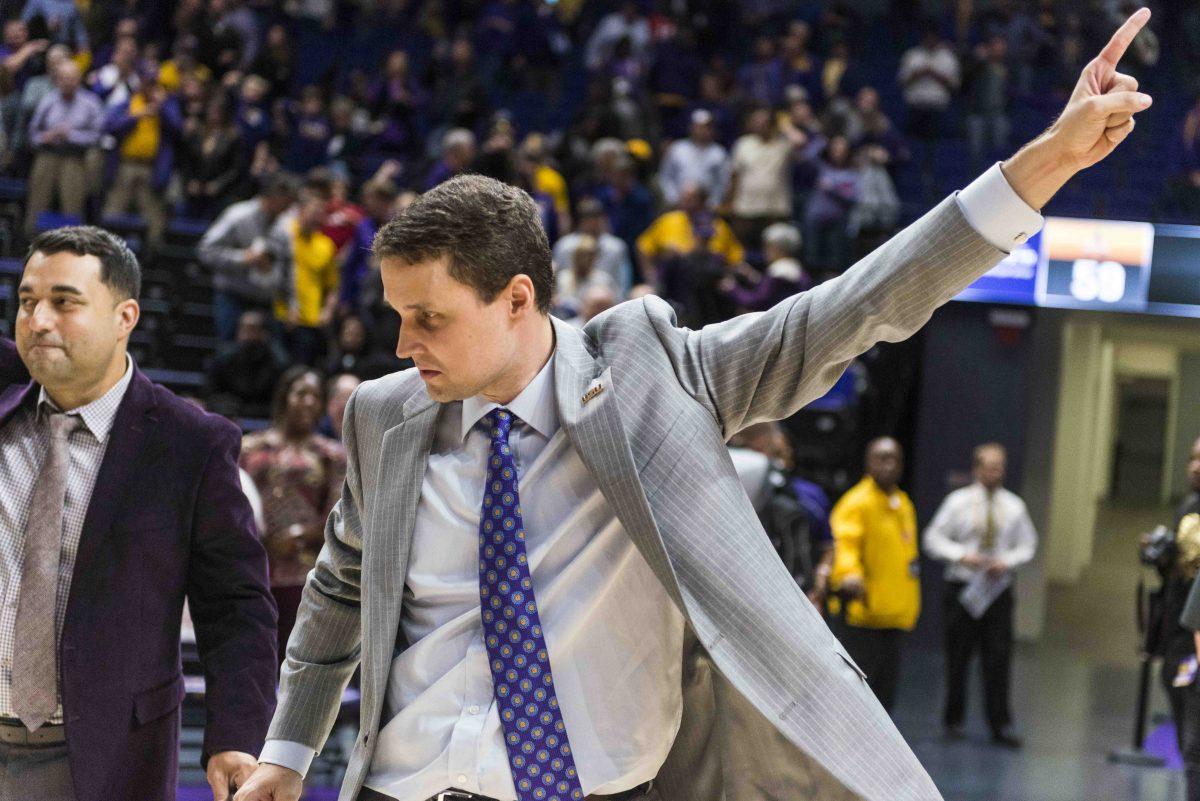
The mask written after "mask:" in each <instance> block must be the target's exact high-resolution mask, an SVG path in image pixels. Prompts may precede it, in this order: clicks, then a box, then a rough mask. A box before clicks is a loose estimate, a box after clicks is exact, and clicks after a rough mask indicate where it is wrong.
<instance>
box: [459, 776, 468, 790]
mask: <svg viewBox="0 0 1200 801" xmlns="http://www.w3.org/2000/svg"><path fill="white" fill-rule="evenodd" d="M458 784H459V789H460V790H461V789H464V788H465V787H466V784H467V774H465V773H460V774H458Z"/></svg>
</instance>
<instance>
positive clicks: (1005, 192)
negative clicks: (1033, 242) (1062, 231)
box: [958, 162, 1044, 253]
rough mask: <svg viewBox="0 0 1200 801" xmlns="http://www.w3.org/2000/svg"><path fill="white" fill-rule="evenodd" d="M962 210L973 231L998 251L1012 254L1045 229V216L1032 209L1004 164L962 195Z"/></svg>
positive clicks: (987, 173)
mask: <svg viewBox="0 0 1200 801" xmlns="http://www.w3.org/2000/svg"><path fill="white" fill-rule="evenodd" d="M958 207H959V209H960V210H961V211H962V213H963V216H964V217H966V218H967V222H968V223H970V224H971V227H972V228H974V229H975V230H976V231H978V232H979V235H980V236H982V237H983V238H984V239H986V240H987V241H988V242H990V243H992V245H993V246H995V247H996V248H998V249H1000V250H1003V251H1004V252H1005V253H1010V252H1012V250H1013V249H1014V248H1016V247H1018V246H1020V245H1023V244H1024V243H1025V241H1026V240H1027V239H1029V237H1031V236H1033V235H1034V234H1036V233H1037V232H1038V231H1040V230H1041V229H1042V224H1043V222H1044V220H1043V219H1042V215H1041V214H1039V213H1038V212H1037V211H1035V210H1034V209H1031V208H1030V207H1029V204H1027V203H1026V202H1025V201H1024V200H1021V197H1020V195H1018V194H1017V193H1016V192H1015V191H1013V188H1012V185H1011V184H1009V182H1008V179H1007V178H1005V177H1004V173H1003V172H1002V171H1001V170H1000V162H996V163H995V164H993V165H992V166H991V167H989V168H988V170H987V172H985V173H984V174H983V175H981V176H979V177H978V178H976V179H975V180H974V181H972V182H971V183H970V184H969V185H968V186H967V188H966V189H964V190H962V191H961V192H959V193H958Z"/></svg>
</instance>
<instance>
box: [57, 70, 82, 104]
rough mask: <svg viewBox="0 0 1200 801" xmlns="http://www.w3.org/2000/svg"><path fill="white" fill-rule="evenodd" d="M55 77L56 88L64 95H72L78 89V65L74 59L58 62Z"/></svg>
mask: <svg viewBox="0 0 1200 801" xmlns="http://www.w3.org/2000/svg"><path fill="white" fill-rule="evenodd" d="M55 77H56V78H57V80H58V90H59V91H60V92H62V93H63V94H64V95H68V96H70V95H73V94H75V92H76V90H78V89H79V80H80V78H79V67H78V66H77V65H76V64H75V62H74V61H64V62H63V63H62V64H60V65H59V67H58V72H57V73H56V75H55Z"/></svg>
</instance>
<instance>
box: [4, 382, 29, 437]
mask: <svg viewBox="0 0 1200 801" xmlns="http://www.w3.org/2000/svg"><path fill="white" fill-rule="evenodd" d="M37 392H38V385H37V384H36V383H34V382H33V381H30V382H28V383H25V384H9V385H8V386H6V387H5V388H4V389H3V390H2V391H0V426H3V425H5V424H6V423H8V421H9V419H10V418H11V417H12V416H13V414H14V413H15V412H16V411H17V409H20V408H21V407H22V406H24V405H25V404H26V403H27V402H29V403H32V402H33V399H34V398H35V397H36V396H37Z"/></svg>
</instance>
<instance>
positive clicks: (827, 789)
mask: <svg viewBox="0 0 1200 801" xmlns="http://www.w3.org/2000/svg"><path fill="white" fill-rule="evenodd" d="M1003 255H1004V254H1003V253H1002V252H1001V251H999V250H997V249H996V248H995V247H993V246H992V245H991V244H989V243H988V242H987V241H986V240H984V239H983V238H982V237H981V236H980V235H979V234H978V233H977V232H976V231H975V229H974V228H972V227H971V226H970V225H969V224H968V223H967V221H966V220H965V219H964V217H963V215H962V213H961V211H960V210H959V206H958V203H957V200H956V199H955V198H954V197H950V198H947V199H946V200H944V201H943V202H942V203H941V204H940V205H938V206H937V207H936V208H935V209H933V210H932V211H930V212H929V213H928V214H926V215H925V216H924V217H922V218H921V219H920V220H918V221H917V222H915V223H914V224H913V225H911V226H909V227H908V228H907V229H905V230H904V231H902V232H900V233H899V234H897V235H896V236H895V237H894V238H893V239H892V240H891V241H889V242H888V243H887V244H885V245H883V246H882V247H880V248H879V249H878V250H877V251H876V252H874V253H873V254H871V255H870V256H868V257H866V258H865V259H863V260H862V261H861V262H859V263H858V264H857V265H855V266H854V267H853V268H852V269H850V270H849V271H848V272H847V273H846V274H845V275H843V276H842V277H840V278H838V279H835V280H833V281H829V282H827V283H824V284H822V285H820V286H818V287H816V288H815V289H813V290H811V291H809V292H806V293H804V294H801V295H797V296H795V297H793V298H790V299H789V300H787V301H785V302H783V303H781V304H780V305H778V306H776V307H775V308H774V309H771V310H770V311H768V312H765V313H761V314H752V315H745V316H742V317H739V318H736V319H734V320H730V321H729V322H726V323H722V324H719V325H713V326H709V327H707V328H705V329H703V330H701V331H689V330H686V329H681V328H678V327H676V326H675V324H674V319H673V316H672V313H671V310H670V307H669V306H668V305H667V304H666V303H665V302H663V301H662V300H659V299H657V298H653V297H651V298H645V299H643V300H638V301H632V302H629V303H625V304H622V305H621V306H618V307H617V308H615V309H613V310H611V311H610V312H608V313H606V314H604V315H601V316H600V317H598V318H596V319H594V320H593V321H592V322H591V323H589V324H588V326H587V327H586V328H585V329H584V330H583V331H582V332H580V331H577V330H575V329H573V328H571V327H570V326H568V325H565V324H564V323H562V322H560V321H558V320H555V321H554V322H553V324H554V332H555V335H556V355H557V358H556V360H555V375H554V380H555V388H556V394H557V399H558V407H559V416H560V419H561V423H562V425H563V427H564V428H565V429H566V432H567V434H568V436H569V437H570V439H571V441H572V443H573V444H574V446H575V448H576V449H577V450H578V452H579V455H580V456H581V457H582V459H583V461H584V463H585V464H586V465H587V467H588V468H589V470H590V471H591V473H592V475H593V476H594V477H595V480H596V482H597V484H598V485H599V487H600V489H601V491H602V492H603V494H604V496H605V497H606V498H607V500H608V502H609V504H610V505H611V506H612V509H613V511H614V512H615V513H616V515H617V517H618V518H619V519H620V521H621V523H622V524H623V527H624V528H625V530H626V531H627V532H628V534H629V536H630V537H631V538H632V539H633V541H634V542H635V543H636V545H637V547H638V548H639V549H640V551H641V553H642V554H643V555H644V556H645V558H646V560H647V561H648V562H649V564H650V566H651V568H652V569H653V570H654V572H655V574H656V575H657V576H658V578H659V580H661V581H662V583H663V585H664V586H665V587H666V589H667V591H668V592H669V594H670V595H671V597H672V598H673V599H674V601H675V602H676V603H677V604H678V605H679V607H680V608H681V609H682V610H683V611H684V613H685V615H686V617H687V620H688V624H689V626H688V631H689V638H688V646H687V648H686V649H685V653H684V654H683V655H682V657H683V659H684V660H685V663H684V682H685V686H684V712H683V724H682V726H681V729H680V733H679V735H678V737H677V739H676V742H675V745H674V748H673V750H672V752H671V755H670V757H669V758H668V760H667V762H666V764H665V765H664V766H663V768H662V772H661V774H660V777H659V780H660V787H661V792H662V796H663V798H664V799H666V801H794V799H860V798H861V799H868V800H869V801H908V800H914V801H915V800H916V799H921V800H922V801H928V799H938V798H940V797H941V796H940V795H939V793H938V791H937V789H936V788H935V787H934V785H933V782H932V781H931V780H930V778H929V776H928V775H927V774H926V772H925V770H924V769H923V768H922V767H921V765H920V763H919V762H918V761H917V759H916V757H915V756H914V755H913V753H912V752H911V751H910V750H909V748H908V745H907V744H906V743H905V742H904V740H903V738H902V737H901V736H900V734H899V732H898V731H897V730H896V728H895V726H894V725H893V724H892V722H891V721H890V720H889V718H888V716H887V714H886V713H885V712H884V711H883V709H882V707H880V706H879V704H878V703H877V702H876V701H875V699H874V697H873V696H872V694H871V692H870V690H869V689H868V688H867V686H866V684H865V682H864V680H863V677H862V674H861V672H860V671H859V670H858V668H857V667H856V666H855V665H854V663H853V662H852V661H851V659H850V658H849V657H848V656H847V655H846V653H845V651H844V650H843V649H842V648H841V646H840V645H839V644H838V642H837V641H836V640H835V638H834V637H833V636H832V634H830V632H829V629H828V628H827V627H826V626H825V623H824V622H823V621H822V619H821V617H820V616H819V615H818V614H817V612H816V610H815V609H813V607H812V606H811V605H810V604H809V603H808V601H807V600H806V598H805V597H804V595H803V593H802V592H801V591H800V590H799V589H798V588H797V586H796V584H795V582H794V581H793V580H792V578H791V576H790V575H788V573H787V571H786V570H785V569H784V568H783V566H782V565H781V563H780V561H779V559H778V558H777V557H776V555H775V552H774V550H773V549H772V547H771V545H770V543H769V542H768V540H767V538H766V536H765V535H764V533H763V530H762V528H761V527H760V525H759V522H758V518H757V517H756V515H755V513H754V509H753V508H752V507H751V505H750V502H749V500H748V499H747V498H746V495H745V493H744V491H743V490H742V486H741V483H740V482H739V480H738V477H737V474H736V473H735V472H734V468H733V465H732V463H731V461H730V459H729V456H728V453H727V450H726V447H725V441H726V440H727V439H728V438H729V437H730V436H732V435H733V434H734V433H736V432H737V431H739V430H740V429H742V428H744V427H746V426H747V425H749V424H751V423H754V422H758V421H763V420H775V419H779V418H783V417H787V416H788V415H790V414H792V413H793V412H795V411H796V410H797V409H799V408H800V407H801V406H803V405H804V404H805V403H807V402H808V401H810V400H812V399H814V398H817V397H819V396H820V395H821V394H822V393H823V392H824V391H825V390H826V389H827V388H828V387H829V386H831V385H832V384H833V383H834V381H835V380H836V379H837V377H838V376H839V375H840V374H841V373H842V371H843V370H844V369H845V367H846V365H847V364H848V363H849V361H850V360H851V359H853V358H854V357H855V356H857V355H858V354H860V353H862V352H863V351H865V350H866V349H867V348H868V347H870V346H871V345H872V344H873V343H875V342H877V341H880V340H899V339H902V338H904V337H907V336H909V335H911V334H912V333H913V332H915V331H916V330H917V329H918V328H919V327H920V326H921V325H923V324H924V323H925V321H926V320H928V318H929V316H930V315H931V314H932V312H933V310H934V309H935V308H937V307H938V306H939V305H940V304H942V303H945V302H946V301H948V300H949V299H950V298H952V297H953V296H954V295H955V294H957V293H958V292H959V290H961V289H963V288H964V287H965V286H967V285H968V284H969V283H970V282H971V281H972V280H974V279H975V278H976V277H977V276H979V275H980V274H982V273H983V272H984V271H986V270H987V269H988V268H990V267H991V266H992V265H994V264H995V263H996V262H997V261H999V260H1000V259H1001V258H1002V257H1003ZM599 386H603V387H604V389H603V390H602V391H600V392H599V393H595V392H592V393H591V395H592V397H591V398H590V399H589V400H588V401H587V402H586V403H585V402H584V401H583V397H584V395H586V394H589V390H594V389H595V388H597V387H599ZM440 408H441V407H440V404H437V403H435V402H433V401H432V400H431V399H430V398H429V396H428V395H427V394H426V392H425V389H424V384H423V382H422V381H421V379H420V377H419V376H418V375H417V374H416V372H415V371H406V372H403V373H398V374H395V375H391V376H387V377H385V378H382V379H379V380H378V381H373V382H369V383H367V384H364V385H362V386H361V387H360V388H359V390H358V391H357V393H356V394H355V395H354V397H353V398H352V399H351V401H350V404H349V406H348V407H347V409H346V425H345V437H346V445H347V449H348V452H349V472H348V476H347V480H346V488H345V492H344V494H343V496H342V499H341V501H340V503H339V504H338V506H337V507H336V508H335V510H334V512H333V513H332V515H331V516H330V520H329V524H328V526H327V528H326V543H325V547H324V549H323V550H322V552H321V555H320V558H319V560H318V563H317V566H316V568H315V569H314V570H313V571H312V573H311V574H310V575H309V578H308V584H307V586H306V587H305V590H304V598H303V602H302V606H301V609H300V613H299V617H298V620H297V623H296V628H295V631H294V632H293V634H292V636H291V640H290V642H289V643H288V648H287V661H286V664H285V666H284V669H283V678H282V688H281V696H280V699H279V704H278V710H277V712H276V715H275V719H274V722H273V723H272V725H271V731H270V733H269V735H268V737H269V738H271V739H283V740H292V741H295V742H300V743H305V744H307V745H309V746H311V747H313V748H314V749H317V750H319V749H320V748H321V746H322V745H323V743H324V740H325V738H326V737H327V736H328V733H329V730H330V728H331V726H332V724H333V720H334V716H335V714H336V711H337V708H338V703H339V699H340V697H341V692H342V689H343V688H344V687H345V685H346V683H347V682H348V680H349V679H350V675H351V673H352V672H353V670H354V667H355V665H356V664H358V663H359V661H360V659H361V663H362V710H361V731H360V734H359V737H358V740H357V741H356V744H355V748H354V751H353V754H352V756H351V759H350V764H349V768H348V772H347V774H346V778H345V783H344V785H343V787H342V793H341V801H351V799H354V798H355V796H356V795H357V793H358V791H359V789H360V787H361V785H362V782H363V779H364V776H365V774H366V771H367V768H368V767H369V766H370V762H371V756H372V752H373V749H374V747H375V740H376V739H377V738H376V736H375V735H376V733H377V732H378V731H379V728H380V726H381V721H380V710H381V708H382V704H383V699H384V692H385V688H386V683H387V676H388V672H389V669H390V667H391V664H392V660H393V656H394V654H395V653H396V652H397V649H403V648H404V647H405V643H404V642H403V639H402V635H401V634H400V630H399V621H400V613H401V604H402V600H403V590H404V580H405V571H406V564H407V559H408V550H409V546H410V544H411V541H412V531H413V521H414V516H415V514H416V509H417V501H418V498H419V496H420V492H421V484H422V479H423V473H424V469H425V462H426V456H427V454H428V451H429V448H430V443H431V441H432V437H433V433H434V429H435V427H436V422H437V417H438V412H439V409H440Z"/></svg>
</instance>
